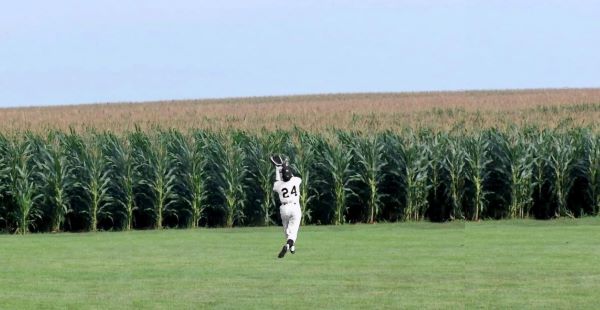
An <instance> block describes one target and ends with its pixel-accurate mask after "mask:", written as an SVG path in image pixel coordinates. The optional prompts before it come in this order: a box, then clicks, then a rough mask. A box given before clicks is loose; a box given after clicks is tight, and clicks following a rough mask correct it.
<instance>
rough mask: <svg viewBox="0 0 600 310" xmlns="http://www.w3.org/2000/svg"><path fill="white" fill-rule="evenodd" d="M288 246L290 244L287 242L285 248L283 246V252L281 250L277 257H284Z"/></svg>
mask: <svg viewBox="0 0 600 310" xmlns="http://www.w3.org/2000/svg"><path fill="white" fill-rule="evenodd" d="M288 247H289V245H288V244H285V245H284V246H283V248H281V252H279V255H277V257H279V258H283V257H284V256H285V253H287V250H288Z"/></svg>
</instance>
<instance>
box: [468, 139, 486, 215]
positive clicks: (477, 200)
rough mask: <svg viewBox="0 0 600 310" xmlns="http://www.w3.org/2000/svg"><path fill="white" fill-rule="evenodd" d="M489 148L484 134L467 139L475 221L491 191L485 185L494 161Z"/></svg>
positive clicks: (483, 208)
mask: <svg viewBox="0 0 600 310" xmlns="http://www.w3.org/2000/svg"><path fill="white" fill-rule="evenodd" d="M488 148H489V141H488V139H487V138H486V137H484V135H483V134H476V135H473V136H470V137H467V138H466V139H465V149H466V153H465V160H466V168H467V178H468V179H469V180H470V181H471V183H472V184H473V187H474V193H473V208H474V210H473V217H472V219H473V220H474V221H479V219H480V216H481V214H482V213H483V211H484V210H485V208H486V205H487V199H486V196H487V195H488V194H489V193H488V192H487V191H486V190H485V188H484V187H485V182H486V181H487V180H488V178H489V174H490V170H489V168H490V167H489V166H490V163H492V160H491V159H490V156H489V150H488Z"/></svg>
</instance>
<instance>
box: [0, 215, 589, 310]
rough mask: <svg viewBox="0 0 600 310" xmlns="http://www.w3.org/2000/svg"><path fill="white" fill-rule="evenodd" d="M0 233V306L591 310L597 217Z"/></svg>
mask: <svg viewBox="0 0 600 310" xmlns="http://www.w3.org/2000/svg"><path fill="white" fill-rule="evenodd" d="M282 243H283V237H282V233H281V228H280V227H268V228H234V229H197V230H165V231H133V232H101V233H82V234H72V233H62V234H33V235H26V236H15V235H2V236H0V275H1V277H0V309H47V308H50V309H51V308H60V309H78V308H101V309H118V308H150V309H159V308H172V309H186V308H187V309H189V308H194V309H199V308H217V309H219V308H221V309H233V308H235V309H272V308H276V309H292V308H293V309H324V308H328V309H332V308H333V309H349V308H354V309H373V308H377V309H381V308H388V309H399V308H403V309H406V308H414V309H423V308H429V309H433V308H444V309H448V308H468V309H471V308H504V309H505V308H529V309H530V308H545V309H547V308H552V309H560V308H564V309H567V308H569V309H583V308H590V309H591V308H597V307H598V305H599V297H598V296H599V295H598V294H599V292H600V219H598V218H584V219H578V220H558V221H546V222H541V221H532V220H525V221H485V222H479V223H462V222H454V223H446V224H434V223H396V224H375V225H364V224H363V225H344V226H337V227H336V226H307V227H302V228H301V230H300V236H299V240H298V243H297V252H296V254H295V255H291V254H288V255H286V257H285V258H284V259H277V258H276V255H277V253H278V251H279V249H280V246H281V244H282Z"/></svg>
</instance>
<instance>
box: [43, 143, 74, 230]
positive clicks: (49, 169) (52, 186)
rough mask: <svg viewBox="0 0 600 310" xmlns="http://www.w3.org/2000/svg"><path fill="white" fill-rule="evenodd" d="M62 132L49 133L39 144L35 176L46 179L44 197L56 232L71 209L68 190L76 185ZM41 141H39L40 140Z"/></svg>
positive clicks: (52, 227)
mask: <svg viewBox="0 0 600 310" xmlns="http://www.w3.org/2000/svg"><path fill="white" fill-rule="evenodd" d="M66 139H68V137H65V135H64V134H62V133H51V134H50V135H49V137H48V141H47V142H46V143H43V142H42V143H41V144H40V145H39V148H38V149H39V151H40V154H39V157H38V158H36V159H35V160H36V165H37V166H38V169H39V170H38V171H37V174H38V175H37V177H39V178H40V179H41V180H45V181H46V186H45V188H44V195H45V198H46V199H47V200H48V203H49V204H50V206H51V208H52V210H51V214H50V219H51V230H52V231H53V232H57V231H59V230H60V228H61V226H63V225H64V222H65V218H66V216H67V214H68V213H69V212H71V211H72V209H71V206H70V197H69V196H68V192H69V191H70V190H71V189H73V188H74V187H75V186H76V182H77V179H76V176H75V174H74V170H75V167H73V166H72V165H70V163H69V158H68V156H67V151H66V148H65V147H64V146H65V145H66V144H67V142H66ZM40 142H41V141H40Z"/></svg>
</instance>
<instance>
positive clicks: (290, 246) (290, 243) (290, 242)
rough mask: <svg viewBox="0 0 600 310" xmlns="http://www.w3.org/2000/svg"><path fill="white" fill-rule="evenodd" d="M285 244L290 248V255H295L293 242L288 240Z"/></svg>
mask: <svg viewBox="0 0 600 310" xmlns="http://www.w3.org/2000/svg"><path fill="white" fill-rule="evenodd" d="M287 244H288V246H289V248H290V252H292V254H294V253H296V246H295V245H294V240H292V239H288V241H287Z"/></svg>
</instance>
